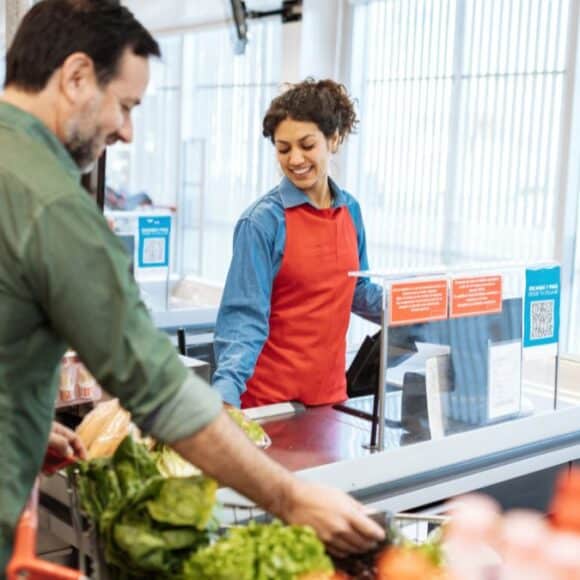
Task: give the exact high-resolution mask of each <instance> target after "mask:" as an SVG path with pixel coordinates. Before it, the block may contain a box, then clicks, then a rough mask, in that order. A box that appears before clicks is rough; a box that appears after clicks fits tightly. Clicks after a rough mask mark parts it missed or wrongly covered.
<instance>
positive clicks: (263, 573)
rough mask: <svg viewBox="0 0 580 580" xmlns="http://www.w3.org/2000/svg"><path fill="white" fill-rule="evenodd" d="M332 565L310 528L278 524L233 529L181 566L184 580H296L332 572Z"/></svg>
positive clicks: (253, 524)
mask: <svg viewBox="0 0 580 580" xmlns="http://www.w3.org/2000/svg"><path fill="white" fill-rule="evenodd" d="M332 570H333V566H332V563H331V561H330V559H329V558H328V556H327V555H326V554H325V551H324V546H323V545H322V543H321V542H320V540H319V539H318V538H317V537H316V534H315V533H314V531H313V530H312V529H311V528H308V527H305V526H285V525H283V524H281V523H280V522H273V523H271V524H258V523H256V522H251V523H250V524H248V525H247V526H239V527H234V528H232V529H231V530H230V531H229V532H228V534H227V535H226V536H224V537H223V538H221V539H220V540H218V541H217V542H216V543H215V544H213V545H211V546H209V547H207V548H202V549H201V550H198V551H197V552H196V553H195V554H193V555H192V556H191V557H190V558H189V559H188V560H187V561H186V562H185V565H184V569H183V577H184V578H185V579H187V580H193V579H196V580H295V579H296V578H297V577H298V576H300V575H301V574H305V573H306V572H331V571H332Z"/></svg>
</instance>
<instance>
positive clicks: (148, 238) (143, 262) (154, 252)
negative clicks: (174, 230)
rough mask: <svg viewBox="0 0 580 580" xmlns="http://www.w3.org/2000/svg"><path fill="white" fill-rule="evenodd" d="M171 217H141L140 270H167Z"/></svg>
mask: <svg viewBox="0 0 580 580" xmlns="http://www.w3.org/2000/svg"><path fill="white" fill-rule="evenodd" d="M170 233H171V216H151V217H145V216H141V217H139V251H138V263H139V267H140V268H166V267H167V266H168V265H169V235H170Z"/></svg>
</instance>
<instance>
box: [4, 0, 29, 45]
mask: <svg viewBox="0 0 580 580" xmlns="http://www.w3.org/2000/svg"><path fill="white" fill-rule="evenodd" d="M5 1H6V49H8V47H9V46H10V44H11V43H12V39H13V38H14V35H15V34H16V30H17V29H18V26H19V24H20V21H21V20H22V17H23V16H24V15H25V14H26V13H27V12H28V10H30V8H32V5H33V4H34V0H5Z"/></svg>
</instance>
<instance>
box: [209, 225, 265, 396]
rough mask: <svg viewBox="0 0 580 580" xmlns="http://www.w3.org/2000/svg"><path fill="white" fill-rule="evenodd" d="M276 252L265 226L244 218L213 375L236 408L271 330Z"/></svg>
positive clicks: (223, 304) (219, 318)
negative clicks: (274, 256)
mask: <svg viewBox="0 0 580 580" xmlns="http://www.w3.org/2000/svg"><path fill="white" fill-rule="evenodd" d="M272 255H273V242H272V241H271V240H270V239H269V237H268V236H267V234H266V233H265V231H264V230H263V229H262V228H261V227H260V226H259V225H258V224H257V223H256V222H255V221H252V220H251V219H250V218H244V219H242V220H240V222H238V225H237V226H236V230H235V232H234V251H233V257H232V261H231V264H230V269H229V272H228V276H227V279H226V284H225V288H224V293H223V296H222V302H221V305H220V309H219V312H218V316H217V322H216V330H215V341H214V352H215V356H216V364H217V370H216V372H215V373H214V376H213V386H214V388H215V389H217V390H218V391H219V392H220V394H221V396H222V398H223V399H224V401H225V402H226V403H229V404H231V405H235V406H237V407H239V406H240V396H241V395H242V393H243V392H244V391H245V390H246V381H247V380H248V379H249V378H250V377H251V376H252V374H253V373H254V368H255V366H256V361H257V360H258V356H259V355H260V352H261V351H262V347H263V346H264V343H265V341H266V339H267V337H268V334H269V329H270V325H269V318H270V299H271V296H272V283H273V279H274V269H275V267H274V263H273V257H272Z"/></svg>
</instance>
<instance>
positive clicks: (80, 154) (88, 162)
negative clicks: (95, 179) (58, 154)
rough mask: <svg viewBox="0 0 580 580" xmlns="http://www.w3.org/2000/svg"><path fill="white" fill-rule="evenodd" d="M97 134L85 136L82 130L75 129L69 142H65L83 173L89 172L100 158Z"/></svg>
mask: <svg viewBox="0 0 580 580" xmlns="http://www.w3.org/2000/svg"><path fill="white" fill-rule="evenodd" d="M97 139H98V137H97V135H93V136H91V137H87V138H83V137H82V136H81V134H80V131H79V130H78V129H77V130H73V132H72V133H71V135H70V137H69V138H68V139H67V142H66V143H65V144H64V145H65V147H66V149H67V151H68V152H69V154H70V156H71V157H72V158H73V159H74V161H75V163H76V164H77V165H78V166H79V169H80V170H81V173H89V172H90V171H91V170H92V169H93V167H94V165H95V163H96V162H97V158H98V153H97V151H98V145H97Z"/></svg>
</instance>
